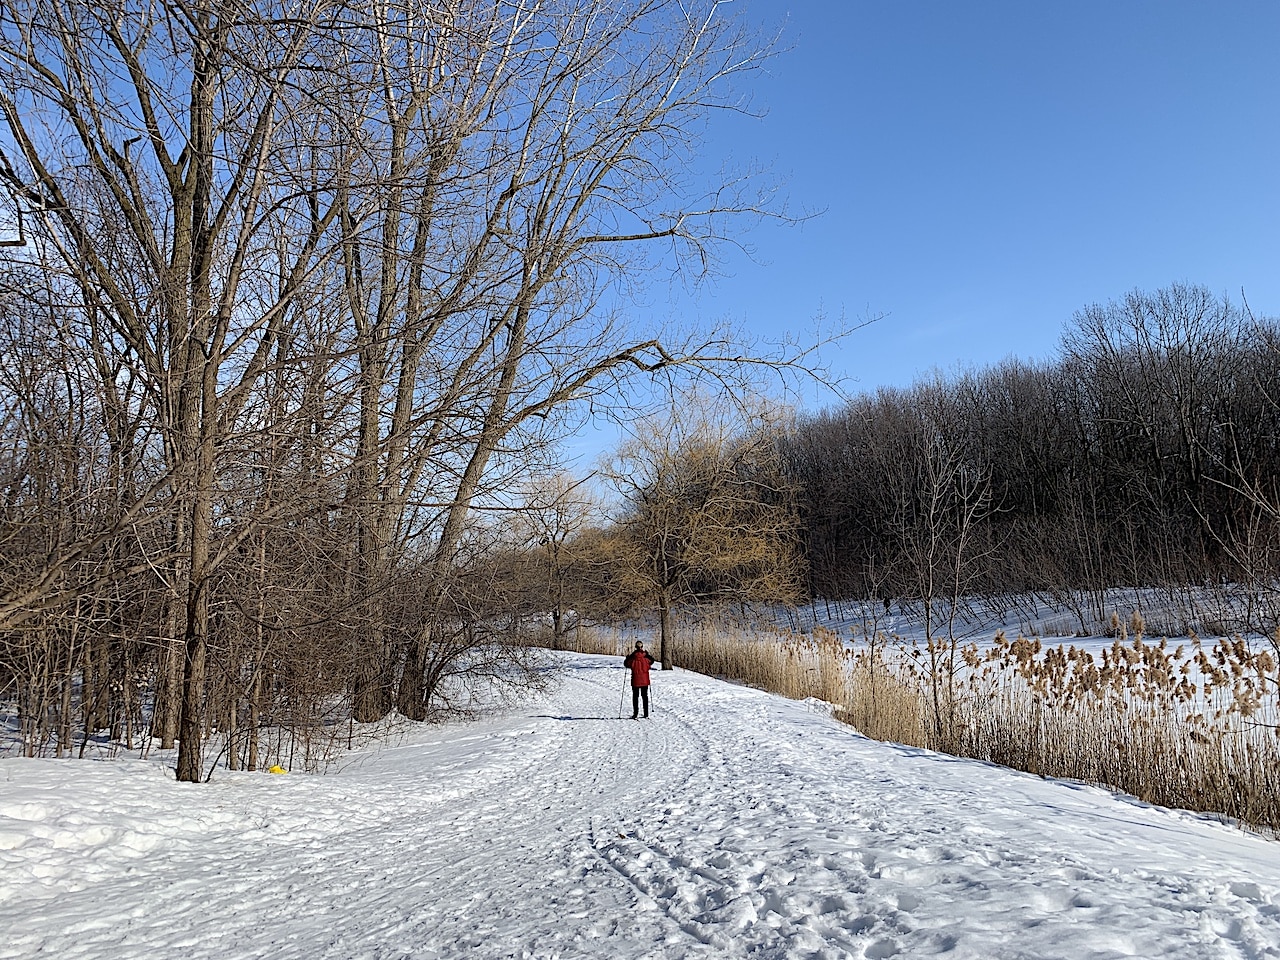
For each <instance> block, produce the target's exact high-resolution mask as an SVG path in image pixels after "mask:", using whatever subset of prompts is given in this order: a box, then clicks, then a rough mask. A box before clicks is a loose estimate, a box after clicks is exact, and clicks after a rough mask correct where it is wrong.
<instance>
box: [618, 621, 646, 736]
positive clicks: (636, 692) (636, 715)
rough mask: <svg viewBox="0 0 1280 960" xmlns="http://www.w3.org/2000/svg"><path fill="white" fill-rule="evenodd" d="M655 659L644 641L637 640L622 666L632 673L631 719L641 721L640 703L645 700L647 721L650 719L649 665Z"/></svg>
mask: <svg viewBox="0 0 1280 960" xmlns="http://www.w3.org/2000/svg"><path fill="white" fill-rule="evenodd" d="M651 663H653V657H651V656H650V655H649V651H648V650H646V649H645V648H644V641H643V640H637V641H636V648H635V649H634V650H632V651H631V652H630V653H628V654H627V658H626V659H625V660H623V661H622V665H623V666H624V667H626V668H627V669H628V670H630V671H631V719H632V720H639V719H640V701H641V700H642V699H643V700H644V715H645V719H648V717H649V665H650V664H651Z"/></svg>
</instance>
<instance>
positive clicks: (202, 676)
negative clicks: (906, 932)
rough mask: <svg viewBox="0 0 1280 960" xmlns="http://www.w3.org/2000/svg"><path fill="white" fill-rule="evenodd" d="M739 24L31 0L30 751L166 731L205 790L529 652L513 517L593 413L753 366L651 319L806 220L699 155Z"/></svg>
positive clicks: (17, 285) (18, 608)
mask: <svg viewBox="0 0 1280 960" xmlns="http://www.w3.org/2000/svg"><path fill="white" fill-rule="evenodd" d="M730 12H732V11H731V10H730V8H729V7H728V6H727V5H726V4H725V3H724V2H722V0H692V2H687V0H686V2H681V3H677V2H667V0H658V2H653V3H644V4H638V5H631V6H628V7H626V8H625V9H619V8H616V6H612V5H609V4H605V3H601V2H597V0H555V2H551V3H545V2H536V3H535V2H524V0H514V2H511V3H504V4H493V3H487V2H480V0H451V2H448V3H436V2H424V0H378V2H376V3H373V4H372V5H370V4H363V3H361V4H353V3H350V2H347V0H308V2H306V3H303V4H301V5H298V4H285V5H281V4H279V3H276V2H274V0H201V2H198V3H186V2H178V0H159V2H147V3H141V2H132V0H122V2H113V3H107V4H103V3H98V2H87V0H69V2H64V3H51V2H49V0H13V2H6V3H3V4H0V64H3V69H2V72H3V80H2V81H0V190H2V192H3V194H4V195H5V197H6V200H5V202H4V203H0V231H2V232H4V233H5V244H6V245H5V247H4V248H3V253H4V256H3V257H2V258H0V550H2V551H3V563H2V565H0V697H3V698H4V699H5V700H6V701H8V702H10V703H13V704H16V713H17V716H18V717H19V718H20V721H21V725H22V735H23V742H24V744H25V745H26V747H27V749H28V750H29V751H32V750H36V749H41V750H43V749H46V748H48V747H49V745H50V744H52V745H53V749H55V750H57V751H58V752H63V751H65V750H67V749H70V747H71V745H72V744H73V743H74V742H75V739H76V737H77V736H79V737H80V738H81V740H80V742H81V744H82V748H83V744H84V742H86V741H87V740H88V739H90V737H91V736H92V735H96V734H98V733H101V732H110V733H111V734H113V735H115V736H117V737H120V738H123V739H124V740H128V739H129V738H131V737H132V736H133V735H134V733H135V732H139V731H142V729H143V727H144V726H145V728H146V735H147V736H151V735H154V736H155V737H157V738H158V742H159V743H160V745H161V746H162V747H165V748H171V747H174V746H175V745H176V746H177V748H178V775H179V777H180V778H181V779H183V780H196V779H199V778H201V777H202V776H203V774H204V771H205V768H206V767H207V766H208V763H207V762H206V759H207V758H204V757H203V756H202V752H201V751H202V745H203V744H204V743H205V742H206V738H207V737H208V735H209V734H210V733H212V732H215V731H216V732H218V733H220V734H222V735H223V740H224V742H226V743H227V744H229V746H227V747H226V750H227V757H226V759H227V761H228V762H229V763H231V764H232V765H233V766H234V765H237V764H245V765H248V766H250V767H252V766H255V765H257V764H258V763H259V762H260V760H261V754H260V744H259V742H258V736H259V734H258V731H259V730H261V729H263V728H264V727H266V726H269V725H271V724H276V725H279V724H292V725H294V727H295V728H299V729H300V728H303V727H306V726H307V725H316V724H325V723H331V722H333V721H334V720H335V718H338V719H343V718H345V719H347V720H352V721H360V722H370V721H376V720H379V719H381V718H383V717H385V716H387V715H388V714H390V713H392V712H398V713H399V714H401V715H403V716H405V717H408V718H411V719H415V720H418V719H423V718H425V717H427V716H428V715H430V714H431V712H432V711H433V710H436V709H439V708H442V707H445V706H447V705H448V703H449V702H450V697H451V696H453V695H454V693H456V685H453V684H455V681H456V678H457V677H459V676H473V677H480V678H498V679H501V678H503V677H508V678H509V676H510V675H511V674H512V673H515V674H517V675H519V674H521V672H522V667H521V664H522V662H523V661H522V659H521V654H520V653H519V651H518V650H517V649H511V650H507V651H505V652H503V651H500V650H499V648H498V647H496V646H495V644H497V643H500V642H501V640H502V636H503V634H502V633H501V632H499V631H496V630H495V628H494V623H495V619H494V617H493V615H492V614H493V609H492V608H493V606H494V602H493V599H492V598H493V597H494V596H495V595H496V590H495V583H494V579H493V572H494V570H495V562H496V561H495V560H494V558H495V557H496V556H498V554H499V553H501V550H502V549H503V543H504V542H505V540H506V539H509V538H506V537H505V535H504V534H503V533H502V527H503V524H502V523H501V522H500V521H496V520H493V519H492V518H494V517H498V518H501V517H503V516H508V515H510V512H512V511H516V510H517V508H521V507H522V505H523V504H524V501H523V500H522V499H521V498H522V497H523V496H524V494H523V493H522V485H524V484H526V483H527V481H528V480H529V478H530V477H532V476H535V475H537V474H538V473H539V472H542V471H545V470H546V468H547V467H548V465H549V464H550V463H551V462H553V460H554V450H555V444H556V442H557V441H558V440H559V439H560V438H561V437H563V436H564V435H565V434H566V433H567V432H569V431H571V430H572V429H573V428H574V427H575V426H576V425H577V423H578V422H580V419H581V417H582V416H583V415H584V414H583V413H582V410H583V408H584V406H585V405H587V404H590V405H591V409H592V410H593V411H594V412H596V413H599V412H600V411H601V410H607V409H608V408H609V407H610V406H611V405H614V404H618V403H624V402H625V401H624V400H620V399H619V398H620V397H623V396H624V395H625V393H626V390H627V385H628V383H630V382H631V381H633V380H634V379H636V378H639V379H641V380H644V381H646V382H648V381H651V380H653V379H655V378H663V377H668V376H678V375H679V371H682V370H697V371H699V372H701V373H702V374H704V375H708V376H710V377H712V378H713V379H717V378H718V379H724V380H732V379H733V378H734V377H735V376H736V375H737V374H736V373H735V372H734V371H735V370H736V369H737V368H738V367H739V366H740V365H741V362H742V358H743V357H744V356H745V355H746V353H745V352H744V350H743V348H742V347H741V346H740V345H738V344H736V343H734V342H733V341H732V339H731V338H730V337H729V336H728V335H727V334H725V333H724V332H723V331H719V330H711V331H700V332H694V333H679V332H677V331H673V330H664V329H662V328H661V327H660V326H659V325H657V324H645V323H639V322H636V320H635V319H634V316H633V315H632V311H630V310H628V309H627V307H626V305H627V304H628V302H629V298H630V297H631V296H632V295H633V294H634V293H635V292H636V291H637V290H638V289H640V287H641V285H642V284H643V278H644V277H645V276H646V275H647V274H648V273H649V272H650V271H651V270H652V269H654V268H656V267H659V266H661V267H663V268H665V269H676V270H682V271H689V272H690V273H691V274H697V273H698V272H700V271H702V270H704V269H706V265H707V264H710V263H714V251H715V246H716V244H717V243H718V242H719V241H720V240H721V239H722V238H723V237H725V236H727V231H728V229H729V224H730V223H732V222H734V221H735V220H737V219H740V218H742V217H744V216H745V217H752V216H756V215H764V214H770V215H772V214H773V213H776V212H777V211H775V210H772V209H771V208H768V207H767V204H768V195H769V186H770V185H768V184H763V183H760V182H759V181H758V180H757V179H756V178H754V177H752V176H743V177H739V176H736V175H733V174H732V173H726V174H725V176H724V177H723V178H722V179H717V180H712V181H705V182H704V181H701V180H697V179H694V178H693V177H692V176H691V175H690V173H689V172H688V171H689V169H690V163H689V161H690V158H691V157H692V156H693V155H694V153H695V152H696V150H697V149H698V147H699V144H698V136H697V131H698V130H699V129H701V127H700V124H702V123H703V122H704V120H705V117H706V115H707V113H708V112H709V111H711V110H715V109H728V110H734V111H744V110H749V109H750V105H749V101H748V100H747V99H746V98H745V96H744V95H743V93H742V88H741V85H742V84H743V83H744V82H746V81H747V80H748V79H749V78H750V76H751V74H752V73H753V72H755V71H756V70H758V69H759V68H760V67H761V66H762V65H763V63H765V62H766V60H767V59H768V57H769V55H770V44H769V43H768V42H764V41H761V40H760V39H759V37H758V36H757V34H756V32H755V31H754V30H753V29H751V28H749V26H747V25H745V24H744V23H743V22H741V20H739V19H737V18H734V17H730V16H729V15H728V14H729V13H730ZM775 359H777V362H778V363H779V364H780V365H781V367H783V368H785V367H787V365H788V362H789V361H788V360H787V359H786V358H785V357H781V358H775ZM530 669H531V668H530ZM139 735H141V734H139Z"/></svg>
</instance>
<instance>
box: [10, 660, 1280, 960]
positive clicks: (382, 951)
mask: <svg viewBox="0 0 1280 960" xmlns="http://www.w3.org/2000/svg"><path fill="white" fill-rule="evenodd" d="M622 678H623V674H622V671H621V670H620V669H619V666H618V661H617V660H616V659H606V658H600V657H589V656H573V657H569V658H567V659H566V660H565V665H564V669H563V682H562V683H561V684H559V686H558V687H557V688H556V689H555V690H554V691H553V692H551V693H549V694H547V695H545V696H544V697H542V698H540V699H538V700H536V701H534V702H531V703H528V704H526V705H524V706H523V707H520V708H517V709H514V710H510V711H508V712H506V713H505V714H503V715H502V716H500V717H497V718H495V719H491V720H487V721H484V722H480V723H473V724H459V725H450V726H442V727H427V728H420V729H418V730H417V731H416V732H415V733H414V735H413V736H414V742H405V743H403V744H401V745H399V746H397V747H394V748H389V749H384V750H382V751H381V752H377V753H369V754H365V755H362V757H361V758H359V760H358V761H357V762H353V763H352V764H350V765H348V766H347V767H346V768H345V769H344V770H342V771H341V772H340V773H337V774H331V775H329V776H303V775H297V774H294V775H289V776H271V775H269V774H263V773H257V774H248V773H240V774H230V773H225V772H219V774H218V775H217V777H216V779H215V781H214V782H213V783H211V784H207V785H201V786H191V785H184V784H178V783H176V782H175V781H174V779H173V776H172V773H171V772H170V771H169V770H167V769H166V768H165V767H164V766H163V765H161V764H159V763H154V762H141V761H109V762H108V761H103V762H77V761H55V760H21V759H6V760H0V958H12V957H24V958H25V957H36V956H41V957H43V956H48V957H57V958H60V960H77V958H110V960H134V958H181V960H197V958H219V960H233V958H250V957H262V958H306V960H356V958H362V960H363V958H367V960H375V958H376V960H392V958H395V960H407V958H414V960H417V958H423V960H425V958H439V957H458V958H462V957H467V958H505V957H539V958H552V957H560V958H580V957H590V958H609V960H628V958H636V960H639V958H655V960H656V958H681V957H726V958H728V957H759V958H814V960H816V958H843V957H853V958H866V957H902V958H917V957H933V956H942V957H949V958H956V960H960V958H975V960H977V958H981V960H997V958H1051V957H1060V958H1071V960H1103V958H1120V957H1144V958H1187V960H1209V958H1232V960H1234V958H1253V960H1256V958H1263V957H1280V844H1277V843H1274V842H1270V841H1267V840H1264V839H1260V838H1257V837H1253V836H1249V835H1246V834H1244V833H1242V832H1240V831H1238V830H1236V829H1234V828H1232V827H1230V826H1226V825H1223V824H1219V823H1216V822H1213V821H1212V820H1209V819H1205V818H1201V817H1196V816H1193V815H1190V814H1186V813H1181V812H1174V811H1168V810H1162V809H1157V808H1152V807H1148V806H1144V805H1143V804H1140V803H1137V802H1135V801H1132V800H1130V799H1127V798H1124V797H1116V796H1113V795H1111V794H1110V793H1108V792H1106V791H1104V790H1100V789H1096V788H1092V787H1084V786H1080V785H1076V784H1070V783H1061V782H1046V781H1042V780H1040V779H1038V778H1036V777H1032V776H1028V775H1025V774H1019V773H1013V772H1010V771H1007V770H1003V769H999V768H995V767H991V766H989V765H985V764H981V763H974V762H969V761H962V760H956V759H952V758H948V757H944V756H939V755H936V754H930V753H926V752H922V751H919V750H910V749H906V748H902V747H895V746H892V745H886V744H881V743H875V742H871V741H868V740H865V739H862V738H861V737H859V736H858V735H857V734H856V733H854V732H853V731H851V730H850V729H849V728H847V727H844V726H841V725H839V724H837V723H835V722H834V721H832V720H831V719H830V718H829V717H827V716H826V715H825V714H824V713H823V712H822V711H821V710H820V709H815V705H812V704H809V705H806V704H802V703H794V702H790V701H786V700H783V699H780V698H778V697H774V696H771V695H769V694H764V693H760V692H757V691H754V690H749V689H745V688H742V687H737V686H732V685H729V684H726V683H722V682H719V681H716V680H712V679H708V678H706V677H701V676H698V675H695V674H689V673H684V672H680V671H677V672H674V673H663V674H659V675H657V676H656V677H655V684H656V686H655V688H654V698H655V704H654V706H655V716H654V718H653V719H652V720H650V721H648V722H643V721H641V722H632V721H631V720H630V719H627V720H618V719H616V717H617V715H618V707H619V695H620V693H621V692H622Z"/></svg>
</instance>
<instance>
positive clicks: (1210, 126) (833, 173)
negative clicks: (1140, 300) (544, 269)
mask: <svg viewBox="0 0 1280 960" xmlns="http://www.w3.org/2000/svg"><path fill="white" fill-rule="evenodd" d="M738 4H741V5H742V6H743V8H744V9H743V11H742V12H743V13H744V14H745V15H747V16H748V17H749V19H750V20H752V21H754V22H757V23H759V24H761V26H762V27H764V28H765V29H768V28H770V27H776V26H779V25H781V26H782V29H783V41H782V43H783V46H784V47H787V48H789V49H788V50H787V52H784V53H782V54H781V55H779V56H778V57H777V58H776V59H774V60H773V61H772V62H771V64H770V68H769V71H768V73H767V74H765V75H762V76H759V77H758V78H757V79H756V82H755V84H754V97H755V105H756V106H757V107H759V108H763V109H766V110H767V111H768V114H767V116H766V117H765V118H764V119H762V120H753V119H742V118H732V117H726V116H720V117H718V118H717V119H716V120H714V121H713V123H712V126H711V129H710V135H709V137H708V139H707V142H706V144H705V155H706V157H707V163H708V164H709V165H710V164H716V163H718V162H719V160H720V158H721V157H725V156H731V157H734V158H739V159H742V158H755V159H758V160H759V161H761V162H763V163H765V164H766V165H768V166H769V167H771V168H772V170H773V171H774V172H775V173H776V174H777V175H778V176H779V177H781V178H782V179H783V180H784V181H785V190H784V192H785V194H786V196H787V197H788V198H789V203H790V207H791V208H792V210H793V211H794V212H800V211H802V210H813V209H822V210H824V211H825V212H824V213H823V215H822V216H821V217H819V218H817V219H816V220H814V221H811V222H808V223H805V224H804V225H801V226H782V225H777V224H764V225H761V226H758V227H755V228H753V229H752V230H751V231H750V232H749V233H747V234H746V235H745V236H743V237H742V238H741V239H742V240H744V241H745V242H746V243H748V244H749V245H751V246H752V247H753V248H754V256H755V260H756V262H755V263H753V262H751V261H750V260H748V259H746V258H745V257H741V256H737V255H733V256H731V257H730V258H729V260H728V262H727V263H726V264H725V270H726V272H727V274H728V275H726V276H722V277H721V278H719V279H718V280H717V281H716V282H715V283H714V284H712V285H709V286H707V287H705V288H703V289H701V290H699V291H697V292H696V293H695V294H684V293H681V294H677V295H676V299H675V301H674V302H672V303H670V304H669V307H670V309H671V310H672V311H673V312H674V313H676V314H678V315H680V316H682V317H683V318H684V319H686V320H694V321H705V322H710V321H713V320H717V319H720V318H723V317H732V318H734V319H736V320H738V321H740V322H741V323H743V324H744V325H745V326H746V327H747V328H749V329H750V330H752V331H754V332H755V333H757V334H759V335H761V336H771V335H776V334H778V333H779V332H780V331H785V330H791V331H800V330H806V329H808V328H811V327H812V326H813V318H814V316H815V315H817V314H818V313H819V312H820V311H822V310H825V311H826V313H827V314H828V315H839V314H840V313H841V312H843V313H844V314H846V315H847V316H848V317H849V318H851V319H856V318H859V317H862V316H864V315H878V314H883V315H884V318H883V319H881V320H879V321H878V322H877V323H876V324H874V325H873V326H872V327H869V328H867V329H865V330H862V331H860V332H858V333H856V334H854V335H853V336H852V337H851V338H850V339H849V340H848V341H847V342H846V343H845V345H844V346H843V347H842V348H840V350H839V351H837V352H835V353H833V354H832V355H831V356H830V357H829V359H830V360H832V361H833V365H834V366H835V367H836V368H837V369H838V370H839V371H840V372H841V373H843V374H845V375H847V376H849V377H852V378H856V381H857V382H856V383H855V384H854V385H853V387H854V391H855V392H858V391H870V390H874V389H875V388H876V387H878V386H880V385H904V386H905V385H909V384H910V383H911V382H912V381H913V380H914V379H915V378H916V377H918V376H920V375H922V374H928V373H929V372H930V371H931V370H933V369H934V368H937V369H941V370H943V371H944V372H950V371H954V370H955V369H957V368H958V367H970V366H973V367H985V366H988V365H991V364H993V363H996V362H998V361H1000V360H1001V359H1003V358H1004V357H1007V356H1017V357H1022V358H1025V359H1043V358H1048V357H1051V356H1052V355H1053V354H1054V351H1055V349H1056V345H1057V342H1058V338H1059V336H1060V335H1061V333H1062V330H1063V328H1064V325H1065V324H1066V323H1068V322H1069V321H1070V319H1071V316H1072V314H1073V313H1075V312H1076V311H1077V310H1080V309H1081V308H1083V307H1085V306H1088V305H1089V304H1091V303H1097V302H1105V301H1107V300H1111V299H1116V298H1119V297H1122V296H1123V295H1124V294H1125V293H1126V292H1128V291H1130V290H1132V289H1135V288H1140V289H1144V290H1155V289H1158V288H1160V287H1163V286H1167V285H1169V284H1171V283H1174V282H1189V283H1194V284H1202V285H1204V286H1207V287H1208V288H1209V289H1210V290H1212V291H1213V292H1214V293H1227V294H1229V295H1230V296H1231V297H1232V298H1233V299H1237V300H1238V299H1239V296H1240V293H1241V290H1242V289H1243V291H1244V293H1245V295H1246V296H1247V298H1248V300H1249V302H1250V304H1251V306H1252V307H1253V308H1254V311H1255V312H1256V313H1260V314H1267V315H1280V186H1278V183H1280V2H1276V0H1254V2H1244V0H1239V2H1236V0H1218V2H1215V0H1204V2H1184V0H1161V2H1155V0H1110V2H1093V0H1086V2H1082V0H1071V2H1062V3H1054V4H1048V3H1037V2H989V0H983V2H977V0H974V2H959V0H951V2H946V0H735V6H736V5H738Z"/></svg>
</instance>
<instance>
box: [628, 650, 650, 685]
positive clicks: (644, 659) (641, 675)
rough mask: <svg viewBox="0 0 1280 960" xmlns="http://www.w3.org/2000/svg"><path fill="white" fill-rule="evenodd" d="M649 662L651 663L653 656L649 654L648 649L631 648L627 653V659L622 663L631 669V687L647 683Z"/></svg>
mask: <svg viewBox="0 0 1280 960" xmlns="http://www.w3.org/2000/svg"><path fill="white" fill-rule="evenodd" d="M651 663H653V657H651V656H649V651H648V650H633V651H631V653H629V654H627V659H625V660H623V661H622V665H623V666H624V667H626V668H627V669H628V670H630V671H631V685H632V686H633V687H647V686H648V685H649V664H651Z"/></svg>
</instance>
